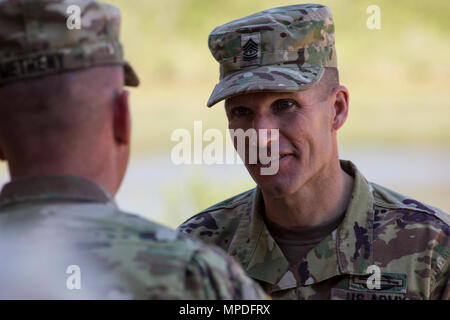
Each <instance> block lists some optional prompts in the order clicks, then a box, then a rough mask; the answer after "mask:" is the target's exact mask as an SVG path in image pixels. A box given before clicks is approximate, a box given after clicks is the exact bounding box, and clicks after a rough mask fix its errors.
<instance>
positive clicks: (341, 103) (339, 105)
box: [332, 86, 349, 131]
mask: <svg viewBox="0 0 450 320" xmlns="http://www.w3.org/2000/svg"><path fill="white" fill-rule="evenodd" d="M332 96H333V102H334V105H333V108H334V119H333V130H334V131H337V130H339V129H340V128H341V127H342V126H343V125H344V123H345V121H346V120H347V117H348V107H349V93H348V89H347V88H346V87H344V86H339V87H337V88H335V89H334V90H333V94H332Z"/></svg>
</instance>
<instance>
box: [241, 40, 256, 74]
mask: <svg viewBox="0 0 450 320" xmlns="http://www.w3.org/2000/svg"><path fill="white" fill-rule="evenodd" d="M241 46H242V60H241V68H242V67H248V66H252V65H256V64H259V58H260V55H261V53H260V52H261V34H260V33H259V32H258V33H251V34H243V35H242V36H241Z"/></svg>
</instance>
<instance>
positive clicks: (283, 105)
mask: <svg viewBox="0 0 450 320" xmlns="http://www.w3.org/2000/svg"><path fill="white" fill-rule="evenodd" d="M296 106H298V105H297V103H295V102H293V101H291V100H278V101H276V102H275V103H274V107H275V109H276V111H287V110H289V109H291V108H293V107H296Z"/></svg>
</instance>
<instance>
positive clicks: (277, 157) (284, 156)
mask: <svg viewBox="0 0 450 320" xmlns="http://www.w3.org/2000/svg"><path fill="white" fill-rule="evenodd" d="M293 156H294V154H293V153H280V154H278V155H275V156H272V157H267V158H266V159H261V158H258V160H257V162H256V165H258V166H262V167H265V166H267V167H269V166H271V165H272V163H273V162H275V161H280V162H281V161H284V160H287V159H288V158H290V157H293Z"/></svg>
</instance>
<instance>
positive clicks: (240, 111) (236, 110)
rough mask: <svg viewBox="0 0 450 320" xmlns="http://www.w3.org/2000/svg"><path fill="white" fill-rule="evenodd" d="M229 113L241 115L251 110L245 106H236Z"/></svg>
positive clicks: (247, 113)
mask: <svg viewBox="0 0 450 320" xmlns="http://www.w3.org/2000/svg"><path fill="white" fill-rule="evenodd" d="M231 113H232V114H233V115H234V116H238V117H243V116H246V115H249V114H250V113H251V110H250V109H248V108H245V107H236V108H233V109H232V110H231Z"/></svg>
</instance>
